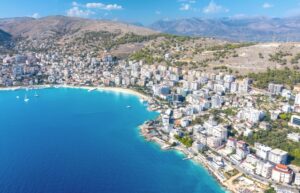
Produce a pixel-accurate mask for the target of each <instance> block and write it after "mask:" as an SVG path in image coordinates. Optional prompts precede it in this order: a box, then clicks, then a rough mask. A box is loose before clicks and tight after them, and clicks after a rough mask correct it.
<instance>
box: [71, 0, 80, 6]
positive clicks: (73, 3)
mask: <svg viewBox="0 0 300 193" xmlns="http://www.w3.org/2000/svg"><path fill="white" fill-rule="evenodd" d="M72 6H73V7H79V6H81V5H80V4H79V3H77V2H76V1H73V2H72Z"/></svg>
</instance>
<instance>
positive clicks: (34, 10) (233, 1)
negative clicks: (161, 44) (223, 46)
mask: <svg viewBox="0 0 300 193" xmlns="http://www.w3.org/2000/svg"><path fill="white" fill-rule="evenodd" d="M48 15H69V16H77V17H88V18H98V19H111V20H119V21H127V22H140V23H143V24H150V23H152V22H154V21H156V20H160V19H177V18H188V17H205V18H215V17H249V16H250V17H252V16H267V17H288V16H295V15H300V0H77V1H74V0H0V18H4V17H19V16H31V17H44V16H48Z"/></svg>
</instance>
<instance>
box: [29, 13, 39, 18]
mask: <svg viewBox="0 0 300 193" xmlns="http://www.w3.org/2000/svg"><path fill="white" fill-rule="evenodd" d="M31 17H33V18H35V19H37V18H40V17H41V16H40V14H39V13H34V14H32V15H31Z"/></svg>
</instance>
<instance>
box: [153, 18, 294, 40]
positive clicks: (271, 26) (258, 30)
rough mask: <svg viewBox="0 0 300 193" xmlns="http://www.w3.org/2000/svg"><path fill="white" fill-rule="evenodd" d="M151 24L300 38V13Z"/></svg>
mask: <svg viewBox="0 0 300 193" xmlns="http://www.w3.org/2000/svg"><path fill="white" fill-rule="evenodd" d="M150 28H152V29H154V30H157V31H160V32H164V33H171V34H177V35H189V36H205V37H215V38H221V39H226V40H234V41H257V42H270V41H281V42H282V41H300V17H289V18H267V17H249V18H247V17H239V18H238V17H236V18H234V17H232V18H216V19H202V18H187V19H177V20H160V21H157V22H155V23H153V24H152V25H151V26H150Z"/></svg>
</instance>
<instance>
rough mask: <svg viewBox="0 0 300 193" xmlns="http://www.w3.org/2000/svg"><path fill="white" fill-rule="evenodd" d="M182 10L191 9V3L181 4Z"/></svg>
mask: <svg viewBox="0 0 300 193" xmlns="http://www.w3.org/2000/svg"><path fill="white" fill-rule="evenodd" d="M179 9H180V10H181V11H188V10H190V9H191V5H190V4H187V3H183V4H181V7H180V8H179Z"/></svg>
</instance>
